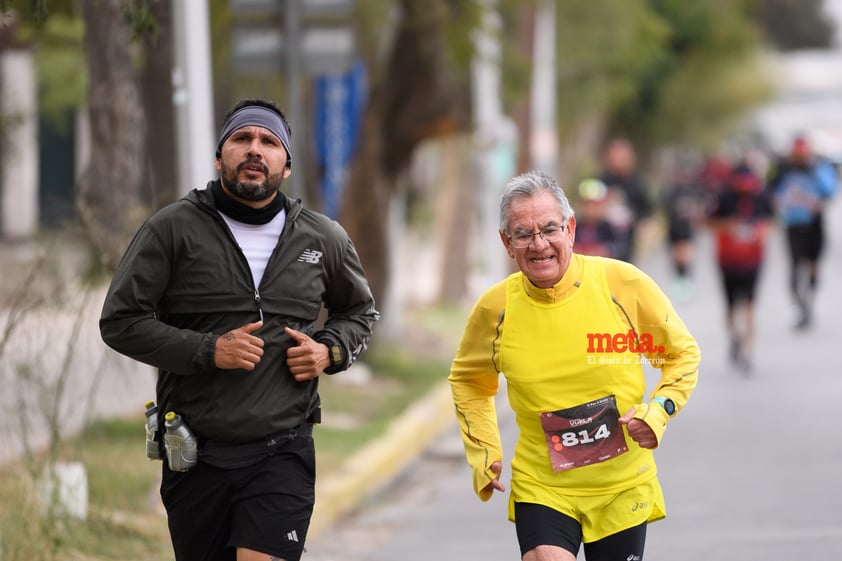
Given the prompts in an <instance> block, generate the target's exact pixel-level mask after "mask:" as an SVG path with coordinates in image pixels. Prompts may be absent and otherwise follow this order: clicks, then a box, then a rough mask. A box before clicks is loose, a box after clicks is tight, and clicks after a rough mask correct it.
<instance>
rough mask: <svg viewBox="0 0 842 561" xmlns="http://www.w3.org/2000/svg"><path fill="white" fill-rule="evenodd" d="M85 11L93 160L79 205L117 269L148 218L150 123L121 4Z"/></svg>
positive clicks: (94, 239) (114, 0)
mask: <svg viewBox="0 0 842 561" xmlns="http://www.w3.org/2000/svg"><path fill="white" fill-rule="evenodd" d="M82 6H83V10H82V11H83V17H84V19H85V26H86V33H85V48H86V51H87V56H86V60H87V65H88V79H89V82H90V83H89V92H88V107H89V111H90V125H91V158H90V163H89V164H88V167H87V169H86V170H84V171H83V172H82V174H81V177H80V180H79V190H78V193H77V197H76V203H77V206H78V209H79V216H80V218H81V220H82V224H83V227H84V228H85V231H86V233H87V235H88V236H89V238H90V240H91V243H92V245H93V246H94V248H95V249H96V250H97V251H98V253H99V254H100V257H101V259H102V261H103V262H104V263H105V264H106V265H107V266H109V267H112V268H113V267H116V265H117V263H118V261H119V259H120V257H121V255H122V253H123V251H124V249H125V247H126V245H127V242H128V240H129V239H130V237H131V235H132V234H133V233H134V231H135V230H136V229H137V227H138V225H139V224H140V223H141V221H142V220H143V218H144V217H145V216H146V214H147V211H146V209H144V208H143V206H142V204H141V195H140V193H141V184H142V177H143V165H144V162H146V157H145V145H144V139H145V127H144V124H145V121H146V118H145V115H144V112H143V103H142V100H141V96H140V90H139V88H138V85H137V82H136V80H135V70H134V61H133V59H132V38H131V34H130V31H129V29H128V27H127V26H126V25H125V23H124V21H123V14H122V8H121V6H122V4H121V2H120V0H101V1H94V0H87V1H85V2H83V3H82Z"/></svg>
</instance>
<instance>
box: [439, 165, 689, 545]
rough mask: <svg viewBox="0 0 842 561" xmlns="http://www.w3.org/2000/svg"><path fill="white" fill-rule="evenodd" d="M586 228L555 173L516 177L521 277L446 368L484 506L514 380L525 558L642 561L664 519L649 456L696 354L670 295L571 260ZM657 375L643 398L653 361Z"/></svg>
mask: <svg viewBox="0 0 842 561" xmlns="http://www.w3.org/2000/svg"><path fill="white" fill-rule="evenodd" d="M575 235H576V219H575V218H574V216H573V210H572V208H571V207H570V203H569V202H568V200H567V197H566V196H565V194H564V191H563V190H562V189H561V188H560V187H559V186H558V184H557V183H556V182H555V181H554V180H553V179H552V178H550V177H548V176H546V175H544V174H543V173H540V172H529V173H526V174H523V175H520V176H518V177H515V178H514V179H512V180H511V181H510V182H509V184H508V185H507V186H506V190H505V192H504V194H503V196H502V199H501V203H500V238H501V240H502V241H503V245H504V246H505V247H506V251H507V252H508V254H509V256H510V257H512V258H513V259H514V260H515V262H516V263H517V266H518V268H519V269H520V271H519V272H517V273H514V274H512V275H511V276H509V277H508V278H507V279H505V280H503V281H502V282H500V283H498V284H496V285H494V286H492V287H491V288H490V289H488V290H487V291H486V292H485V293H484V294H483V295H482V296H481V297H480V299H479V301H478V302H477V303H476V305H475V306H474V309H473V310H472V312H471V314H470V317H469V318H468V321H467V325H466V327H465V332H464V334H463V336H462V341H461V343H460V345H459V350H458V351H457V354H456V358H455V359H454V361H453V365H452V368H451V371H450V378H449V380H450V383H451V387H452V390H453V401H454V404H455V406H456V416H457V418H458V420H459V425H460V428H461V431H462V437H463V441H464V444H465V451H466V455H467V460H468V463H469V465H470V466H471V468H472V471H473V483H474V490H475V491H476V493H477V494H478V495H479V497H480V498H481V499H482V500H484V501H486V500H488V499H489V498H490V497H491V495H492V494H493V492H494V491H495V490H497V491H505V490H506V489H505V486H504V485H503V483H502V482H501V481H500V474H501V471H502V461H503V452H502V445H501V440H500V431H499V428H498V426H497V415H496V411H495V404H494V397H495V395H496V394H497V390H498V380H499V375H500V374H501V373H502V374H503V376H505V377H506V381H507V388H508V397H509V404H510V405H511V407H512V410H513V411H514V413H515V418H516V420H517V425H518V428H519V431H520V434H519V437H518V441H517V444H516V446H515V451H514V458H513V459H512V466H511V469H512V477H511V487H512V489H511V494H510V497H509V518H510V519H511V520H512V521H514V522H515V526H516V529H517V536H518V541H519V544H520V549H521V554H522V556H523V557H522V559H523V560H524V561H572V560H575V559H576V555H577V552H578V550H579V547H580V545H581V544H582V543H584V547H585V555H586V558H587V559H588V561H609V560H610V561H617V560H620V559H622V560H624V561H626V560H629V561H634V560H637V561H640V560H641V559H642V558H643V547H644V542H645V539H646V527H647V523H648V522H652V521H655V520H658V519H661V518H663V517H664V516H665V514H666V512H665V507H664V498H663V495H662V493H661V487H660V485H659V483H658V479H657V472H656V469H655V461H654V457H653V454H652V449H653V448H656V447H657V446H658V444H659V443H660V440H661V437H662V435H663V433H664V429H665V428H666V425H667V422H668V421H669V420H670V418H671V417H673V416H674V415H676V414H677V413H678V412H679V411H680V410H681V408H682V407H683V406H684V405H685V404H686V403H687V400H688V398H689V396H690V393H691V392H692V390H693V388H694V387H695V385H696V379H697V374H698V367H699V360H700V353H699V347H698V345H697V344H696V341H695V340H694V338H693V336H692V335H690V333H689V332H688V330H687V328H686V327H685V326H684V324H683V323H682V321H681V319H680V318H679V317H678V315H677V314H676V312H675V310H674V309H673V307H672V305H671V304H670V302H669V300H668V299H667V297H666V296H665V295H664V293H663V292H662V291H661V289H660V288H658V286H657V285H656V284H655V282H654V281H653V280H652V279H651V278H649V277H648V276H647V275H646V274H644V273H643V272H642V271H640V270H639V269H637V268H636V267H635V266H633V265H631V264H629V263H626V262H622V261H618V260H614V259H605V258H601V257H589V256H583V255H579V254H574V253H573V250H572V248H573V241H574V239H575ZM644 361H648V362H649V363H650V364H651V365H653V366H654V367H656V368H658V369H660V371H661V378H660V381H659V382H658V384H657V386H656V387H655V389H654V391H653V392H652V395H651V397H650V399H649V401H648V403H647V402H645V395H644V394H645V393H646V379H645V375H644V371H643V362H644Z"/></svg>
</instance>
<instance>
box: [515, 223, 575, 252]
mask: <svg viewBox="0 0 842 561" xmlns="http://www.w3.org/2000/svg"><path fill="white" fill-rule="evenodd" d="M563 233H564V226H547V227H546V228H541V229H540V230H538V231H537V232H518V233H517V234H514V235H511V236H506V237H507V238H509V243H511V244H512V247H513V248H515V249H525V248H527V247H529V246H530V245H532V242H533V241H535V236H541V239H542V240H544V241H545V242H547V243H552V242H557V241H558V240H560V239H561V235H562V234H563Z"/></svg>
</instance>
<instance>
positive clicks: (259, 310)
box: [254, 288, 263, 321]
mask: <svg viewBox="0 0 842 561" xmlns="http://www.w3.org/2000/svg"><path fill="white" fill-rule="evenodd" d="M254 301H255V303H256V304H257V313H259V314H260V321H263V305H262V304H261V303H260V291H258V290H257V289H256V288H255V289H254Z"/></svg>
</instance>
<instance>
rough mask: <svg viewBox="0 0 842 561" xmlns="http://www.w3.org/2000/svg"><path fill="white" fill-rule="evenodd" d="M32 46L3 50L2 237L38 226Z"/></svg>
mask: <svg viewBox="0 0 842 561" xmlns="http://www.w3.org/2000/svg"><path fill="white" fill-rule="evenodd" d="M36 87H37V82H36V72H35V60H34V56H33V53H32V50H31V49H29V48H19V49H14V48H13V49H6V50H3V51H2V52H0V116H1V117H2V122H3V127H2V133H3V139H2V146H3V150H2V151H1V152H2V153H1V154H0V157H2V163H0V169H2V174H0V238H7V239H21V238H28V237H30V236H32V235H33V234H35V232H36V231H37V230H38V95H37V91H36Z"/></svg>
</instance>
